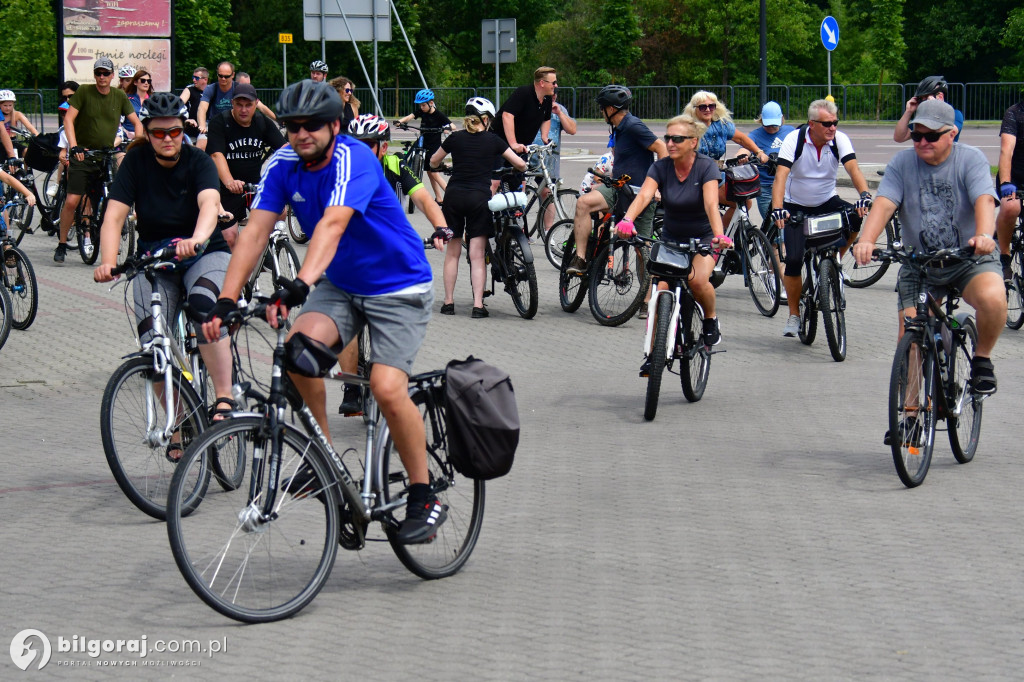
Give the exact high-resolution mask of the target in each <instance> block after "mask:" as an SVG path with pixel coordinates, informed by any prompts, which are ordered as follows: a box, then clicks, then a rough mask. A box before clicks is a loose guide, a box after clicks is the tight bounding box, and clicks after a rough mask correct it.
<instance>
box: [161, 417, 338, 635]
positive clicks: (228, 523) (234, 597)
mask: <svg viewBox="0 0 1024 682" xmlns="http://www.w3.org/2000/svg"><path fill="white" fill-rule="evenodd" d="M263 426H264V423H263V419H262V418H261V417H236V418H234V419H229V420H226V421H223V422H220V423H219V424H217V425H216V426H214V427H212V428H210V429H208V430H207V431H206V432H204V433H203V434H202V436H201V437H200V438H199V439H198V440H197V441H196V442H195V443H193V445H192V447H190V448H189V449H188V452H187V453H186V454H185V457H184V458H183V459H182V461H181V463H180V464H179V465H178V469H177V471H175V472H174V479H173V480H172V482H171V488H170V491H169V495H168V503H167V536H168V539H169V540H170V543H171V552H172V553H173V554H174V561H175V563H177V564H178V568H179V570H181V574H182V575H183V576H184V577H185V580H186V582H188V584H189V587H191V588H192V590H193V591H194V592H195V593H196V594H197V595H198V596H199V598H200V599H202V600H203V601H204V602H205V603H206V604H207V605H209V606H210V607H211V608H213V609H214V610H216V611H217V612H219V613H222V614H224V615H225V616H227V617H229V618H234V619H235V620H238V621H242V622H244V623H265V622H270V621H275V620H280V619H282V618H288V617H289V616H292V615H295V614H296V613H298V612H299V611H300V610H302V609H303V608H304V607H305V606H306V605H308V604H309V603H310V602H311V601H312V600H313V598H314V597H316V595H317V593H318V592H320V589H321V588H322V587H323V585H324V583H326V582H327V579H328V577H329V576H330V574H331V568H332V567H333V565H334V559H335V557H336V555H337V552H338V532H339V509H338V508H339V504H340V502H339V498H338V494H337V487H336V484H335V483H334V480H335V479H334V475H333V473H332V472H331V471H330V468H329V465H328V464H327V463H326V462H325V461H324V459H323V455H322V454H321V453H320V450H319V447H318V446H316V445H315V444H314V443H313V442H312V441H311V440H310V439H309V437H308V436H307V435H305V434H304V433H302V432H300V431H299V430H298V429H296V428H295V427H293V426H292V425H291V424H287V423H281V425H280V426H281V428H282V432H281V436H282V437H281V451H280V454H279V455H275V454H274V453H273V446H272V442H271V438H269V437H266V436H265V435H264V431H265V429H264V428H263ZM235 440H240V441H243V442H244V443H245V444H246V451H247V452H251V453H253V457H252V460H251V462H250V463H249V464H250V466H249V467H248V473H249V476H247V477H245V483H244V484H243V485H241V486H239V487H238V488H234V489H231V490H218V489H216V488H214V489H211V490H209V491H208V492H207V494H206V495H205V496H204V497H203V498H202V501H201V503H200V504H199V505H198V506H197V507H196V508H195V509H194V510H190V509H189V505H188V504H187V500H188V495H189V487H190V483H189V481H190V480H191V479H193V478H195V476H196V473H195V472H196V471H197V470H201V469H202V468H203V467H204V466H205V465H204V461H205V460H206V459H207V458H208V457H209V456H211V455H210V453H212V452H217V451H219V450H221V449H222V448H223V447H224V443H225V442H227V441H235ZM275 468H277V469H278V471H279V474H278V476H277V478H278V481H277V489H276V490H274V489H272V488H271V485H272V483H273V482H272V481H271V478H272V476H271V472H272V470H274V469H275ZM290 480H294V481H295V487H296V488H297V489H298V490H297V492H296V493H295V494H293V493H289V492H284V490H283V489H285V488H286V486H287V484H288V481H290ZM300 481H301V483H300ZM272 497H273V508H272V509H270V510H266V511H267V514H266V515H264V513H263V512H264V510H265V508H266V503H267V500H269V499H271V498H272ZM268 517H269V518H268Z"/></svg>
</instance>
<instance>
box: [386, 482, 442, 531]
mask: <svg viewBox="0 0 1024 682" xmlns="http://www.w3.org/2000/svg"><path fill="white" fill-rule="evenodd" d="M447 518H448V510H447V509H446V508H445V506H444V505H443V504H441V503H440V502H439V501H438V499H437V495H434V494H433V493H432V492H431V491H430V486H429V485H427V484H426V483H415V484H413V485H411V486H409V502H408V504H407V505H406V507H405V521H403V522H402V526H401V528H399V529H398V541H399V542H401V543H402V544H404V545H414V544H417V543H421V542H427V541H428V540H430V539H431V538H432V537H434V535H435V534H436V533H437V529H438V528H439V527H440V526H441V524H442V523H444V522H445V520H446V519H447Z"/></svg>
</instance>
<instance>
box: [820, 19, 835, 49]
mask: <svg viewBox="0 0 1024 682" xmlns="http://www.w3.org/2000/svg"><path fill="white" fill-rule="evenodd" d="M821 44H822V45H824V46H825V49H826V50H828V51H829V52H831V51H832V50H834V49H836V46H837V45H838V44H839V22H838V21H836V20H835V17H832V16H827V17H825V18H824V19H822V21H821Z"/></svg>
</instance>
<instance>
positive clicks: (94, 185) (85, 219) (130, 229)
mask: <svg viewBox="0 0 1024 682" xmlns="http://www.w3.org/2000/svg"><path fill="white" fill-rule="evenodd" d="M119 153H120V150H118V149H113V148H109V147H108V148H106V149H87V150H85V151H84V154H85V157H86V158H94V159H99V162H100V166H101V172H100V173H99V174H98V175H95V176H93V177H92V178H91V179H90V181H89V184H88V185H87V186H86V189H85V193H84V194H83V195H82V199H81V201H79V202H78V207H77V208H75V218H74V221H73V222H72V224H71V230H70V231H69V232H68V241H71V238H72V236H74V238H75V241H76V243H77V245H78V253H79V255H80V256H81V257H82V262H83V263H85V264H86V265H92V264H93V263H95V262H96V259H97V258H98V257H99V240H100V227H102V225H103V214H104V212H105V211H106V208H107V196H108V194H109V192H110V186H111V185H112V184H113V183H114V176H115V175H116V174H117V154H119ZM72 232H73V233H74V235H72ZM134 250H135V219H133V218H132V217H131V215H129V216H128V217H127V218H125V221H124V224H123V225H121V243H120V245H119V246H118V250H117V263H118V265H123V264H124V263H125V260H126V259H127V258H128V257H129V256H130V255H131V254H132V253H133V252H134Z"/></svg>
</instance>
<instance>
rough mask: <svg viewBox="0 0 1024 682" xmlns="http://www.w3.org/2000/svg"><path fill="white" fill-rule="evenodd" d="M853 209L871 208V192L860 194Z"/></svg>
mask: <svg viewBox="0 0 1024 682" xmlns="http://www.w3.org/2000/svg"><path fill="white" fill-rule="evenodd" d="M853 206H854V208H871V192H868V191H867V190H865V191H863V192H861V193H860V199H857V203H855V204H854V205H853Z"/></svg>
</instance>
